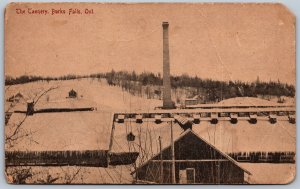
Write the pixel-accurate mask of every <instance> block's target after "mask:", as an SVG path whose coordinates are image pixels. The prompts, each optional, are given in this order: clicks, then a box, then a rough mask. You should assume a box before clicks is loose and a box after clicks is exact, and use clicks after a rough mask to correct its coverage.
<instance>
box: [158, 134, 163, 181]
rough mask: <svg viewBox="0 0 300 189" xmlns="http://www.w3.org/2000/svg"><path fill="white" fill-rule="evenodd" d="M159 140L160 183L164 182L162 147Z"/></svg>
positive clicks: (159, 138)
mask: <svg viewBox="0 0 300 189" xmlns="http://www.w3.org/2000/svg"><path fill="white" fill-rule="evenodd" d="M158 140H159V151H160V183H161V184H162V183H163V182H164V164H163V154H162V145H161V137H160V136H159V137H158Z"/></svg>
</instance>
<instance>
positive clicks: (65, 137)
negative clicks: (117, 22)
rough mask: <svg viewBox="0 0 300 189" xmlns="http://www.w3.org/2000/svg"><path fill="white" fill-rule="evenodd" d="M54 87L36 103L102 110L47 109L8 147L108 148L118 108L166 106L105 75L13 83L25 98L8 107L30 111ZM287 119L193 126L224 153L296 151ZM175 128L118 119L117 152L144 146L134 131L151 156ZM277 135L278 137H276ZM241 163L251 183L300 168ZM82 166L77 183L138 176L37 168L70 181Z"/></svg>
mask: <svg viewBox="0 0 300 189" xmlns="http://www.w3.org/2000/svg"><path fill="white" fill-rule="evenodd" d="M50 87H55V88H56V87H57V88H56V89H54V90H52V91H50V92H49V93H47V94H46V95H44V96H43V97H42V98H41V99H40V100H39V101H38V103H37V104H36V106H35V108H36V109H42V108H82V107H94V108H95V109H96V111H93V112H63V113H43V114H34V115H33V116H28V117H27V118H26V120H25V122H24V123H23V124H22V132H23V133H30V135H29V136H28V137H23V138H20V139H18V140H16V141H15V142H14V143H13V145H6V150H22V151H23V150H24V151H44V150H97V149H98V150H107V149H108V146H109V141H110V134H111V126H112V116H113V113H114V112H133V111H145V112H147V111H150V110H153V109H154V108H155V107H157V106H161V105H162V101H160V100H154V99H146V98H142V97H137V96H133V95H131V94H129V93H128V92H125V91H122V89H121V88H119V87H116V86H109V85H107V83H106V81H105V80H98V79H80V80H67V81H50V82H42V81H39V82H33V83H27V84H22V85H14V86H11V87H9V88H7V89H6V91H5V99H8V98H9V97H10V96H12V95H15V94H16V93H18V92H19V93H21V94H22V95H23V96H24V99H23V100H20V102H19V103H17V104H16V105H15V106H14V107H10V106H9V104H8V102H6V104H5V110H6V111H8V110H10V111H14V110H22V111H25V110H26V101H27V100H30V99H33V98H34V97H36V96H39V95H40V94H42V93H43V91H45V90H47V89H49V88H50ZM71 89H74V90H75V91H76V92H77V94H78V98H76V99H70V98H67V97H68V92H69V91H70V90H71ZM229 102H230V101H229ZM229 102H228V101H227V102H226V103H229ZM24 116H25V114H13V115H12V116H11V118H10V120H9V123H8V125H7V126H5V133H6V134H10V133H11V132H13V129H12V128H13V127H14V126H15V125H16V124H18V123H20V121H21V120H22V119H23V118H24ZM285 122H286V123H284V124H282V123H280V122H279V123H278V124H275V125H271V124H270V123H269V122H268V121H264V122H259V123H258V124H257V125H255V126H253V125H250V124H249V123H248V122H246V121H241V122H239V123H240V124H237V125H235V126H232V125H231V124H230V123H229V122H228V121H227V122H226V123H225V122H224V123H223V122H220V123H218V124H217V125H211V124H210V123H208V122H201V123H200V124H198V125H194V128H193V130H194V132H196V133H197V134H198V135H200V136H201V137H203V138H204V139H205V140H207V141H208V142H210V143H211V144H213V145H215V146H216V147H218V148H219V149H221V150H222V151H224V152H234V151H240V150H242V151H253V150H255V149H256V148H258V150H262V151H265V150H266V148H269V147H271V149H270V150H271V151H273V150H274V151H275V150H276V149H277V148H281V149H286V150H288V151H294V150H295V148H296V147H295V140H296V136H295V134H296V126H295V125H292V124H289V123H288V122H287V121H285ZM169 131H170V128H169V126H168V125H165V124H164V123H162V124H160V125H155V124H153V123H151V124H149V123H143V124H142V125H137V124H135V123H125V124H116V132H115V139H114V145H113V149H112V150H113V151H116V152H122V151H130V150H134V151H139V150H138V148H137V149H135V148H131V147H130V146H129V145H128V143H127V141H126V134H128V133H129V132H133V134H135V135H136V136H138V138H141V140H139V142H140V144H139V145H140V146H141V145H142V146H143V147H145V149H147V150H148V152H150V151H151V153H147V156H149V157H147V158H146V159H149V158H150V157H152V156H153V155H155V154H156V153H157V152H158V140H157V139H158V136H162V138H163V145H164V146H163V147H166V146H167V145H169V144H170V143H169V141H170V140H169V138H170V136H169ZM181 132H182V131H181V129H180V128H179V126H178V125H175V127H174V135H175V138H176V137H178V136H179V135H180V133H181ZM255 133H256V134H257V135H256V134H255ZM274 135H275V137H274ZM255 136H256V137H255ZM276 136H277V137H276ZM145 138H146V139H145ZM255 138H256V139H257V140H256V139H255ZM275 138H276V140H274V139H275ZM286 139H287V140H286ZM224 141H225V142H224ZM146 159H145V160H144V161H146ZM241 166H243V167H244V168H245V169H247V170H248V171H250V172H251V173H252V174H253V175H252V176H250V178H249V179H248V180H249V181H250V182H251V183H261V184H263V183H278V182H279V181H281V182H279V183H288V182H290V181H291V180H292V179H293V174H294V173H295V164H262V163H258V164H249V163H242V164H241ZM78 169H80V173H79V174H77V175H76V177H75V178H74V179H73V180H72V183H131V182H132V181H133V178H132V176H131V175H130V172H131V171H133V168H132V167H130V166H118V167H110V168H87V167H82V168H79V167H63V168H60V167H52V168H49V167H33V168H32V170H33V171H35V172H37V173H39V174H40V176H44V177H46V176H47V175H49V174H50V175H51V176H53V177H57V178H59V179H58V180H57V181H56V183H64V182H65V181H66V180H67V179H66V178H65V177H66V176H67V177H68V175H70V174H71V175H72V173H74V172H75V173H76V172H77V170H78ZM90 175H91V176H90ZM36 179H37V178H35V177H33V178H32V179H31V180H30V181H29V182H34V181H36Z"/></svg>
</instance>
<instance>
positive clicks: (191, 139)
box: [132, 129, 251, 184]
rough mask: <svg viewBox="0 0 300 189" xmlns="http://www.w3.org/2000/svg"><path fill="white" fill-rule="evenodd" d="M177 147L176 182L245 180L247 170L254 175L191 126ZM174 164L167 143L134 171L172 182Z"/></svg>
mask: <svg viewBox="0 0 300 189" xmlns="http://www.w3.org/2000/svg"><path fill="white" fill-rule="evenodd" d="M174 151H175V178H176V183H181V184H194V183H199V184H242V183H245V180H244V178H245V173H246V174H249V175H251V173H250V172H249V171H247V170H245V169H243V168H242V167H240V166H239V165H238V163H237V162H236V161H235V160H233V159H232V158H231V157H229V156H228V155H226V154H225V153H223V152H222V151H220V150H219V149H217V148H216V147H214V146H213V145H212V144H210V143H209V142H207V141H205V140H204V139H203V138H201V137H200V136H198V135H197V134H196V133H194V132H193V131H192V130H190V129H188V130H186V131H185V132H184V133H182V135H181V136H180V137H179V138H178V139H176V140H175V141H174ZM171 167H172V159H171V146H167V147H166V148H164V149H162V151H161V152H160V153H159V154H157V155H155V156H153V157H152V158H151V159H150V160H148V161H147V162H145V163H144V164H142V165H141V166H140V167H138V168H137V169H136V170H135V171H134V172H132V174H135V177H136V179H137V180H138V181H141V182H154V183H163V184H168V183H172V179H171V178H172V171H171V170H172V168H171ZM161 170H162V171H161Z"/></svg>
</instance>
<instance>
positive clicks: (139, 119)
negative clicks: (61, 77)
mask: <svg viewBox="0 0 300 189" xmlns="http://www.w3.org/2000/svg"><path fill="white" fill-rule="evenodd" d="M229 117H230V122H231V123H232V124H237V123H238V119H239V116H238V114H236V113H231V114H230V115H229ZM257 117H258V116H257V114H250V115H249V116H248V121H249V123H251V124H256V123H257ZM130 118H132V119H135V122H136V123H140V124H141V123H143V119H147V118H149V117H147V116H146V117H144V116H143V115H142V114H137V115H135V116H132V115H131V116H129V117H125V114H118V115H117V118H116V121H117V122H118V123H124V121H125V119H130ZM150 118H154V122H155V123H156V124H160V123H162V122H163V121H164V120H163V119H164V118H174V120H175V121H179V122H182V123H183V122H186V121H192V122H193V123H194V124H199V123H200V120H201V119H202V118H203V117H201V115H200V114H192V117H191V118H189V117H185V116H181V115H177V114H175V115H174V116H163V115H162V114H155V115H154V117H150ZM204 118H210V119H208V121H210V122H211V123H212V124H217V123H218V121H219V115H218V113H211V114H210V116H209V117H204ZM268 119H269V122H270V123H272V124H275V123H276V122H277V115H276V114H270V115H269V116H268ZM202 120H203V119H202ZM206 120H207V119H206ZM288 121H289V122H290V123H292V124H295V123H296V117H295V115H294V114H290V115H288Z"/></svg>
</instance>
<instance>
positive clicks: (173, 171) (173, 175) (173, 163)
mask: <svg viewBox="0 0 300 189" xmlns="http://www.w3.org/2000/svg"><path fill="white" fill-rule="evenodd" d="M171 148H172V155H171V157H172V183H173V184H176V177H175V149H174V140H173V121H172V120H171Z"/></svg>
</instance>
